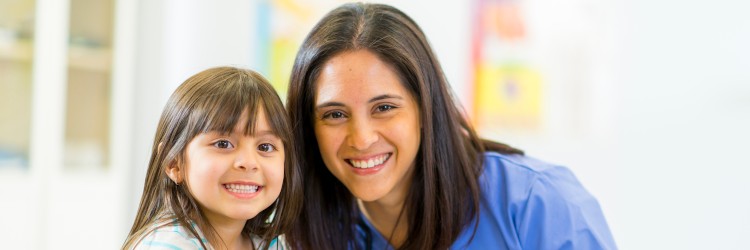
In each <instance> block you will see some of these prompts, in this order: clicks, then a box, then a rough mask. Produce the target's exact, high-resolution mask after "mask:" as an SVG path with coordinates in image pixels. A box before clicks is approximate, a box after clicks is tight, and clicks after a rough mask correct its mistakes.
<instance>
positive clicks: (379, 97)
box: [368, 94, 404, 103]
mask: <svg viewBox="0 0 750 250" xmlns="http://www.w3.org/2000/svg"><path fill="white" fill-rule="evenodd" d="M391 98H395V99H399V100H403V99H404V98H402V97H401V96H397V95H390V94H383V95H379V96H376V97H373V98H372V99H370V101H368V102H369V103H373V102H377V101H380V100H383V99H391Z"/></svg>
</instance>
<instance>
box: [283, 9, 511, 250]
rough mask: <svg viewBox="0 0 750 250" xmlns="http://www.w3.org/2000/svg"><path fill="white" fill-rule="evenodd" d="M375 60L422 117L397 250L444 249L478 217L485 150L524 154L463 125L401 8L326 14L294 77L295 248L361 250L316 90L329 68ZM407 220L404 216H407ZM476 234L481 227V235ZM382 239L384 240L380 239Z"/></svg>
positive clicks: (351, 202) (354, 211) (352, 204)
mask: <svg viewBox="0 0 750 250" xmlns="http://www.w3.org/2000/svg"><path fill="white" fill-rule="evenodd" d="M355 50H368V51H370V52H373V53H374V54H376V55H378V57H379V58H380V59H381V60H383V61H384V62H386V63H389V64H391V65H392V66H393V68H394V69H395V70H396V73H397V74H398V75H399V76H400V77H401V82H402V83H403V84H404V87H405V88H406V89H407V90H409V92H410V93H411V94H412V96H413V97H414V99H415V100H416V102H417V103H418V105H419V108H420V121H421V122H422V124H421V127H422V130H421V133H422V134H421V138H422V141H421V144H420V149H419V152H418V153H417V157H416V159H415V162H416V165H415V169H414V175H413V177H412V178H413V179H412V185H411V187H410V189H409V191H408V197H407V199H406V200H405V203H404V204H405V205H404V206H405V207H404V209H405V211H406V213H405V214H403V216H400V218H405V219H407V220H408V221H407V222H408V223H407V224H408V235H407V238H406V241H405V242H404V243H403V244H402V245H401V246H400V247H399V248H400V249H446V248H449V247H450V246H451V244H452V243H453V241H455V239H456V238H457V237H458V236H459V234H460V233H461V232H462V231H463V230H464V229H465V228H466V227H467V226H468V225H469V223H470V222H471V220H472V219H474V218H477V216H478V214H479V199H480V190H479V186H478V177H479V175H480V174H481V172H482V159H483V158H482V156H481V153H482V152H484V151H485V150H491V151H497V152H501V153H507V154H522V153H523V152H521V151H520V150H517V149H515V148H512V147H509V146H507V145H505V144H502V143H497V142H491V141H486V140H482V139H481V138H479V137H478V136H477V134H476V133H475V131H474V129H473V128H472V127H471V126H470V124H469V123H468V122H467V121H466V120H465V119H464V117H463V116H462V112H461V108H460V105H459V104H458V103H457V102H456V100H455V99H454V97H453V95H452V93H451V90H450V88H449V86H448V82H447V80H446V78H445V76H444V74H443V70H442V69H441V67H440V63H439V62H438V60H437V57H436V56H435V54H434V53H433V52H432V49H431V48H430V45H429V44H428V42H427V38H426V37H425V35H424V33H423V32H422V30H421V29H420V28H419V26H417V24H416V23H415V22H414V21H413V20H412V19H411V18H409V17H408V16H407V15H406V14H404V13H402V12H401V11H399V10H398V9H396V8H393V7H391V6H388V5H382V4H364V3H350V4H344V5H342V6H340V7H338V8H336V9H334V10H333V11H331V12H329V13H328V14H327V15H326V16H325V17H323V19H322V20H321V21H320V22H318V24H316V25H315V27H314V28H313V29H312V31H311V32H310V34H308V36H307V38H306V39H305V41H304V42H303V44H302V46H301V48H300V50H299V52H298V53H297V58H296V60H295V62H294V67H293V69H292V76H291V80H290V84H289V92H288V95H287V96H288V99H287V109H288V111H289V116H290V118H291V121H292V123H293V129H292V130H293V133H294V140H295V142H296V143H295V147H296V150H297V152H298V153H299V155H300V157H301V159H302V161H304V162H305V163H306V165H305V167H304V168H303V176H304V180H305V195H304V197H305V203H304V208H303V211H302V214H301V215H300V219H299V220H297V223H296V225H295V227H294V228H293V230H292V233H291V234H290V235H289V237H288V240H289V241H290V244H291V245H292V246H294V247H301V248H303V249H347V248H356V247H357V246H356V244H355V242H356V241H355V240H354V239H355V238H356V237H359V236H357V235H356V234H357V230H356V225H357V224H362V223H363V221H362V218H360V214H359V210H358V208H357V205H356V198H355V197H353V196H352V194H351V193H350V192H349V190H347V188H346V187H345V186H344V185H343V184H342V183H341V182H340V181H339V180H337V179H336V177H334V176H333V175H332V174H331V173H330V172H329V171H328V169H327V168H326V166H325V164H324V163H323V161H322V159H321V155H320V151H319V148H318V143H317V139H316V137H315V133H314V131H313V117H312V114H313V107H314V101H315V93H316V91H315V90H316V86H315V81H316V79H317V77H318V74H319V72H320V70H321V68H322V67H323V65H324V64H325V63H326V62H327V61H328V60H329V59H330V58H332V57H333V56H336V55H338V54H340V53H343V52H347V51H355ZM402 211H404V210H402ZM474 230H476V226H475V227H474ZM375 233H377V232H375Z"/></svg>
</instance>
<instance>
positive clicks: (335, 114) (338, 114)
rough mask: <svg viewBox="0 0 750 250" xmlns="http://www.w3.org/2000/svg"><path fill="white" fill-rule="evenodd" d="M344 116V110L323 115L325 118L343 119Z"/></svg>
mask: <svg viewBox="0 0 750 250" xmlns="http://www.w3.org/2000/svg"><path fill="white" fill-rule="evenodd" d="M341 118H344V112H341V111H331V112H328V113H325V114H324V115H323V119H341Z"/></svg>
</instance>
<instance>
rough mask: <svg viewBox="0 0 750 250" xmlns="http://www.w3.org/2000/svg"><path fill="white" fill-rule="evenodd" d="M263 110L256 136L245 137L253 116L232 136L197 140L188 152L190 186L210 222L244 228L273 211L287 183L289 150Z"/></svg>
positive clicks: (212, 135)
mask: <svg viewBox="0 0 750 250" xmlns="http://www.w3.org/2000/svg"><path fill="white" fill-rule="evenodd" d="M264 113H265V111H264V110H263V108H259V109H258V114H257V115H256V124H255V134H254V135H252V136H248V135H245V134H244V129H245V126H244V125H245V124H246V122H247V119H248V111H245V112H243V113H242V116H241V117H240V122H238V123H237V126H235V128H234V131H232V132H231V133H229V134H222V133H221V132H208V133H203V134H199V135H197V136H196V137H195V138H193V140H192V141H190V143H189V144H188V146H187V148H186V151H185V158H186V162H185V164H184V165H183V168H182V169H184V170H183V171H186V172H185V177H186V183H187V185H188V188H189V190H190V193H191V194H192V195H193V196H194V197H195V199H196V200H197V202H198V204H199V206H200V207H201V209H202V211H203V213H204V214H205V215H206V217H207V218H208V220H209V221H210V222H211V223H212V224H214V226H217V225H216V223H219V224H221V223H224V222H242V223H243V224H244V222H245V221H247V220H248V219H251V218H253V217H255V216H256V215H257V214H258V213H260V212H261V211H263V210H264V209H266V208H268V207H269V206H271V205H272V204H273V203H274V201H275V200H276V198H277V197H279V193H280V192H281V186H282V183H283V180H284V145H283V143H282V141H281V139H279V138H278V137H277V136H276V135H274V133H273V132H272V130H271V127H270V126H269V124H268V122H267V121H266V116H265V114H264Z"/></svg>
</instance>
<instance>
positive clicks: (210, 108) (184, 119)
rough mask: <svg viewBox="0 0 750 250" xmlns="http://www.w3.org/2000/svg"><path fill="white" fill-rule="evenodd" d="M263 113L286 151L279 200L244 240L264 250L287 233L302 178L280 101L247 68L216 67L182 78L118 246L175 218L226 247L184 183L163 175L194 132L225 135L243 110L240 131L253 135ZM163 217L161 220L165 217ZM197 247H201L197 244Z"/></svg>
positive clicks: (298, 202) (253, 221) (250, 224)
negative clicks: (257, 239) (130, 221)
mask: <svg viewBox="0 0 750 250" xmlns="http://www.w3.org/2000/svg"><path fill="white" fill-rule="evenodd" d="M260 109H263V110H264V111H265V114H266V119H267V121H268V122H269V125H270V127H271V129H272V131H273V133H275V134H276V136H277V137H279V138H280V139H281V141H282V142H283V144H284V148H285V156H284V183H283V186H282V188H281V193H280V194H279V198H278V200H277V201H276V202H275V203H274V204H273V205H272V206H270V207H268V208H266V209H265V210H263V211H261V212H260V213H259V214H258V215H257V216H255V218H252V219H250V220H248V221H247V223H246V224H245V228H244V229H243V231H242V234H243V236H245V237H251V235H256V236H258V237H260V238H261V239H262V240H263V243H262V245H261V246H259V247H260V248H266V247H267V246H268V244H269V242H271V241H272V240H273V239H274V238H275V237H277V236H278V235H280V234H282V233H284V232H286V231H287V230H288V229H289V228H290V226H291V225H292V223H293V220H294V219H296V217H297V214H298V213H299V211H300V209H301V202H302V198H301V195H300V194H301V189H300V188H301V180H300V172H299V171H300V169H299V164H298V161H297V159H298V157H296V155H295V150H294V147H293V145H292V138H291V136H290V134H291V132H290V125H289V122H288V120H287V118H286V117H285V116H284V114H285V110H284V106H283V104H282V102H281V99H280V98H279V96H278V95H277V94H276V91H275V90H274V89H273V87H271V85H270V84H269V83H268V82H267V81H266V80H265V79H264V78H263V77H262V76H261V75H260V74H258V73H256V72H253V71H251V70H245V69H239V68H233V67H218V68H211V69H207V70H204V71H202V72H200V73H198V74H196V75H194V76H192V77H190V78H189V79H187V80H186V81H185V82H184V83H182V85H180V86H179V87H178V88H177V90H175V92H174V93H173V94H172V96H171V97H170V98H169V101H168V102H167V104H166V106H165V107H164V111H163V113H162V115H161V119H160V120H159V125H158V127H157V129H156V136H155V138H154V144H153V148H152V153H151V160H150V161H149V165H148V170H147V173H146V182H145V184H144V188H143V195H142V196H141V202H140V206H139V208H138V213H137V214H136V217H135V222H133V227H132V228H131V229H130V233H129V234H128V238H127V239H126V241H125V243H124V245H123V248H125V249H130V248H132V247H134V246H135V245H137V244H138V242H139V241H140V240H141V239H142V238H143V236H145V235H146V234H148V233H149V232H151V231H152V230H154V229H156V228H158V227H159V225H157V226H156V227H154V226H152V225H154V224H165V223H170V222H171V221H173V220H176V221H177V222H178V223H179V225H180V226H182V227H184V228H186V229H187V230H189V232H190V233H191V234H192V235H193V236H194V237H196V238H198V239H200V238H201V237H200V235H199V234H198V230H196V228H193V226H192V225H191V223H190V222H191V221H192V222H195V225H197V228H198V229H200V231H202V232H203V234H204V235H205V237H206V239H207V240H208V242H209V244H210V245H212V246H213V247H214V248H218V246H222V245H223V246H224V247H226V244H224V242H223V241H222V240H221V239H220V238H219V236H218V234H217V233H216V231H215V230H214V228H213V227H212V226H211V225H210V224H209V222H208V221H207V220H206V219H205V217H204V216H203V213H202V212H201V210H200V209H199V207H198V203H197V201H196V200H195V198H194V197H193V196H192V195H191V194H190V192H189V191H188V188H187V187H186V185H177V184H175V183H174V182H173V181H172V180H171V179H170V178H169V177H168V176H167V174H166V171H165V169H166V168H167V166H169V165H170V164H175V163H180V162H184V158H185V148H186V146H187V145H188V143H189V142H190V141H191V140H192V139H193V138H194V137H195V136H196V135H198V134H200V133H205V132H209V131H218V132H226V133H229V132H231V131H232V130H233V128H234V127H235V125H236V124H237V123H238V122H242V121H240V120H239V118H240V115H241V114H242V113H243V111H248V114H249V118H248V121H247V124H245V125H244V126H245V128H246V129H245V133H246V134H247V135H252V134H253V133H254V126H255V121H256V117H255V115H256V114H257V113H258V110H260ZM165 216H166V217H165ZM200 244H201V245H202V246H203V247H204V248H206V245H205V244H204V243H203V242H202V241H201V242H200Z"/></svg>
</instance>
